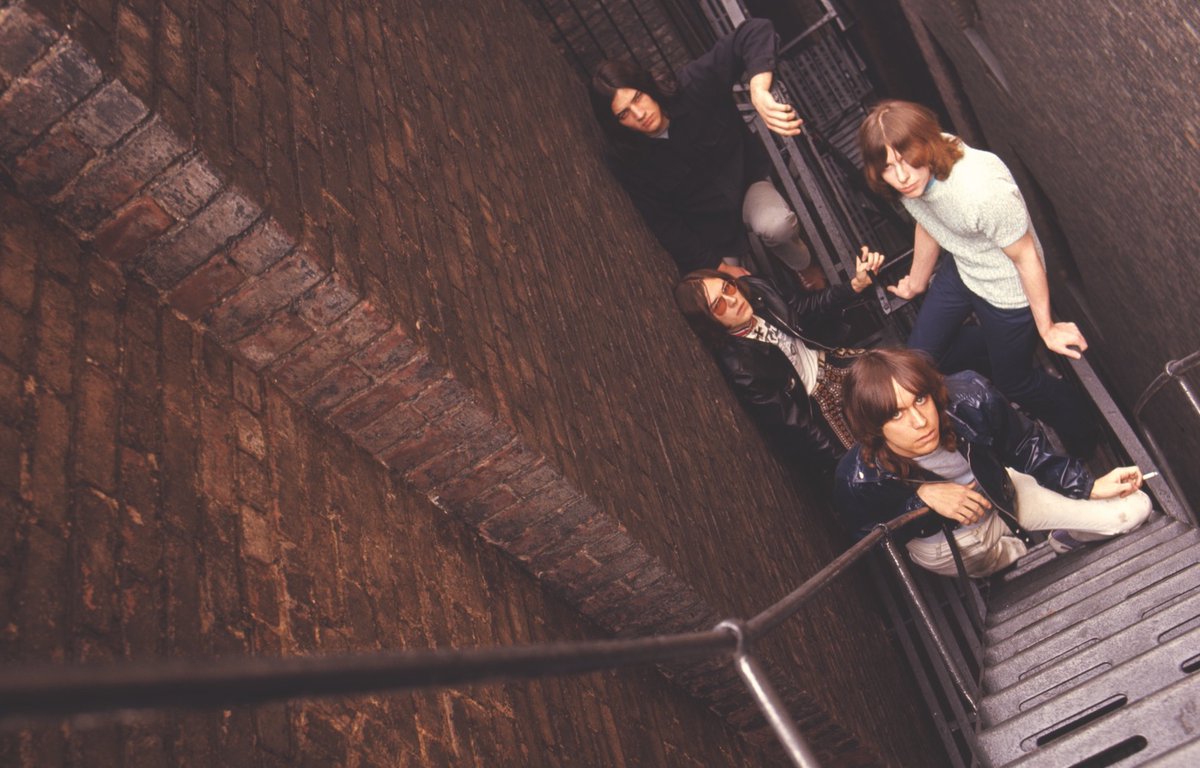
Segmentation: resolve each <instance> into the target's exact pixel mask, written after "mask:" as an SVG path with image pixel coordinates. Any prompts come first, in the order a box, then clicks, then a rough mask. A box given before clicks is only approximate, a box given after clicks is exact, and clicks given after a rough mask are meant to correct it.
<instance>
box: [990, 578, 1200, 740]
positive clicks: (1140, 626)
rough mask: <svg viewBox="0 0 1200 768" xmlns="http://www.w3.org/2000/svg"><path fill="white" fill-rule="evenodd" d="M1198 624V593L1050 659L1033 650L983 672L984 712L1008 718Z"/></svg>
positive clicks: (1199, 613)
mask: <svg viewBox="0 0 1200 768" xmlns="http://www.w3.org/2000/svg"><path fill="white" fill-rule="evenodd" d="M1195 626H1200V591H1196V592H1194V593H1192V594H1191V595H1189V596H1188V597H1186V598H1184V599H1183V600H1181V601H1179V602H1176V603H1174V604H1172V605H1170V606H1168V607H1166V608H1164V609H1162V610H1159V611H1157V612H1155V613H1152V614H1149V615H1147V616H1145V617H1144V618H1142V620H1141V621H1139V622H1137V623H1135V624H1133V625H1132V626H1130V627H1126V628H1125V629H1122V630H1121V631H1119V632H1115V633H1113V634H1111V635H1109V636H1108V637H1106V638H1103V639H1101V640H1097V641H1094V642H1085V643H1083V644H1082V645H1081V646H1080V647H1076V648H1072V649H1070V650H1068V651H1066V652H1063V653H1060V654H1057V655H1054V656H1050V657H1049V658H1047V657H1046V656H1045V655H1044V654H1043V653H1039V650H1040V648H1039V647H1037V646H1035V647H1034V648H1031V649H1030V650H1029V651H1025V652H1023V653H1018V654H1016V655H1015V656H1012V657H1011V658H1008V659H1005V660H1004V661H1002V662H1001V663H999V664H996V665H993V666H991V667H988V668H987V669H986V670H984V673H983V688H984V690H986V691H988V692H989V693H988V695H987V696H985V697H984V698H983V700H982V701H981V702H980V711H981V712H986V713H987V716H988V717H990V718H992V719H993V720H1002V719H1004V718H1006V717H1010V716H1011V714H1012V713H1014V712H1015V711H1017V709H1019V708H1020V707H1021V705H1022V704H1023V703H1024V702H1027V701H1030V700H1032V699H1033V698H1035V697H1036V696H1037V695H1038V693H1039V692H1043V691H1049V690H1051V689H1057V688H1059V687H1062V686H1066V685H1074V684H1079V683H1081V682H1083V681H1084V680H1087V679H1088V678H1089V677H1091V676H1095V675H1096V674H1100V673H1102V672H1103V671H1104V670H1107V669H1110V668H1112V667H1113V666H1114V665H1116V664H1119V663H1121V662H1123V661H1125V660H1126V659H1129V658H1132V657H1133V656H1136V655H1138V654H1139V653H1144V652H1146V651H1149V650H1152V649H1154V648H1156V647H1157V646H1158V645H1159V644H1160V643H1163V642H1166V641H1168V640H1172V639H1174V638H1175V637H1177V636H1178V635H1179V634H1181V633H1183V632H1186V631H1188V630H1190V629H1192V628H1193V627H1195Z"/></svg>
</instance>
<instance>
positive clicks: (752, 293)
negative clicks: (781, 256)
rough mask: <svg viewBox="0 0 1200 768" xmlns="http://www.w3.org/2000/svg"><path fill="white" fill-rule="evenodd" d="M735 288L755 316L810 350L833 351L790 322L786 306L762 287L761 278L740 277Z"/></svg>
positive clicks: (767, 289) (772, 293) (766, 288)
mask: <svg viewBox="0 0 1200 768" xmlns="http://www.w3.org/2000/svg"><path fill="white" fill-rule="evenodd" d="M737 286H738V289H739V290H741V291H742V292H743V293H744V294H745V296H746V300H747V301H749V302H750V306H751V307H754V314H755V315H757V316H759V317H761V318H762V319H763V320H766V321H767V322H768V323H770V324H771V325H773V326H775V327H776V328H778V329H779V330H781V331H783V332H785V333H788V334H791V335H792V336H795V337H796V338H797V339H800V341H803V342H804V343H805V345H807V346H809V347H811V348H812V349H817V350H821V351H823V352H832V351H833V347H830V346H828V345H826V344H822V343H821V342H819V341H817V340H815V339H813V338H812V337H811V336H809V335H808V334H806V333H804V331H802V330H801V329H800V328H798V327H797V326H796V325H795V324H794V323H793V322H791V312H789V311H788V307H787V304H786V303H784V301H783V298H782V297H781V296H779V295H778V294H777V293H775V291H773V290H771V289H770V288H769V287H766V286H764V285H763V281H762V279H761V278H757V277H753V276H746V277H742V278H739V279H738V281H737ZM742 338H744V337H742Z"/></svg>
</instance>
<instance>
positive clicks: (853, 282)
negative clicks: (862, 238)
mask: <svg viewBox="0 0 1200 768" xmlns="http://www.w3.org/2000/svg"><path fill="white" fill-rule="evenodd" d="M882 266H883V254H882V253H876V252H875V251H872V250H870V249H868V248H867V246H865V245H864V246H863V247H862V250H861V251H860V252H859V254H858V263H857V264H855V271H854V277H852V278H850V287H851V288H853V289H854V292H855V293H862V292H863V291H865V290H866V289H867V286H869V285H870V284H871V274H872V273H876V274H877V273H878V272H879V268H880V267H882Z"/></svg>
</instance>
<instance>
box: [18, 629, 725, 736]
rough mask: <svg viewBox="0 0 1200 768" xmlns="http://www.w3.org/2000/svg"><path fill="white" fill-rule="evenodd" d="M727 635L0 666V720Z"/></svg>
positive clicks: (359, 689) (331, 691) (350, 688)
mask: <svg viewBox="0 0 1200 768" xmlns="http://www.w3.org/2000/svg"><path fill="white" fill-rule="evenodd" d="M736 646H737V640H736V637H735V635H734V634H733V633H732V632H731V631H729V630H727V629H712V630H709V631H706V632H691V633H684V634H678V635H668V636H658V637H650V638H639V639H633V640H594V641H583V642H574V643H557V644H543V645H532V646H521V647H499V648H482V649H465V650H421V651H403V652H391V653H373V654H360V655H350V656H346V655H338V656H320V657H291V658H276V659H264V658H238V659H213V660H205V661H202V662H201V661H186V662H185V661H165V662H137V663H130V664H117V665H111V666H97V665H76V666H70V667H63V666H44V667H28V666H23V667H21V668H20V669H14V668H12V667H8V668H6V669H4V671H3V674H0V719H3V718H6V717H13V716H16V715H20V716H54V715H56V716H68V715H76V714H83V713H89V712H101V711H111V710H119V709H142V708H154V707H178V708H187V709H194V708H205V707H213V706H226V705H233V704H247V703H257V702H264V701H271V700H278V699H286V698H295V697H309V696H330V695H339V694H341V695H347V694H359V693H369V692H380V691H385V690H399V689H406V688H417V687H444V686H449V685H455V684H462V683H478V682H483V681H490V680H496V679H499V678H539V677H547V676H551V675H561V674H581V673H587V672H595V671H598V670H604V669H611V668H615V667H621V666H630V665H635V664H648V663H659V662H668V661H670V662H674V661H680V660H684V659H693V658H704V657H710V656H713V655H716V654H717V653H719V652H728V653H732V652H733V651H734V649H735V648H736Z"/></svg>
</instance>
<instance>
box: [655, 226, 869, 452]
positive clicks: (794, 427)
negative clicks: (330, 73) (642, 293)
mask: <svg viewBox="0 0 1200 768" xmlns="http://www.w3.org/2000/svg"><path fill="white" fill-rule="evenodd" d="M882 264H883V255H882V254H879V253H868V251H867V249H866V247H864V248H863V249H862V253H861V254H860V255H859V258H858V269H857V271H856V272H855V275H854V277H853V278H852V279H851V280H850V283H849V284H848V285H836V286H832V287H830V288H825V289H824V290H821V291H815V292H809V291H796V292H794V293H793V292H789V291H784V292H782V293H781V292H779V291H777V290H776V289H775V288H774V287H773V286H772V285H771V284H770V283H769V282H767V281H766V280H762V279H760V278H756V277H743V278H741V279H739V280H738V281H737V282H734V281H733V280H732V279H731V278H730V277H729V276H728V275H726V274H725V273H723V272H718V271H716V270H713V269H701V270H697V271H695V272H692V273H690V274H689V275H688V276H687V277H685V278H684V279H683V280H681V281H680V282H679V284H678V285H677V286H676V287H675V301H676V303H678V304H679V309H680V310H681V311H682V312H683V314H684V317H686V318H687V319H688V322H689V323H690V324H691V326H692V328H693V330H695V331H696V334H697V335H698V336H700V338H701V339H703V340H704V341H705V342H706V343H707V344H708V346H709V348H710V349H711V350H712V351H713V354H714V355H716V358H717V363H718V364H719V365H720V366H721V370H722V372H723V373H724V374H725V378H726V379H728V380H729V383H730V385H731V386H732V387H733V390H734V392H735V393H736V394H737V396H738V399H740V400H741V401H742V404H743V405H745V407H746V410H748V411H749V412H750V415H751V416H752V417H753V418H754V419H755V421H757V422H758V424H759V426H760V427H761V428H762V429H763V431H764V432H766V433H767V436H768V437H769V438H771V439H772V440H773V441H774V442H775V444H776V448H778V449H779V450H781V451H783V452H784V453H785V454H787V455H789V456H792V457H795V458H797V459H799V460H800V461H803V462H805V463H808V464H810V465H813V466H816V467H817V468H818V469H823V470H825V471H826V472H828V471H831V470H832V469H833V466H834V464H835V463H836V462H837V460H838V459H839V458H840V457H841V456H842V454H843V453H845V452H846V449H847V448H848V447H849V446H850V444H851V443H852V442H853V441H852V439H851V437H850V431H849V429H848V428H847V427H846V422H845V419H844V418H843V416H842V388H841V381H842V377H843V375H844V374H845V368H846V367H847V366H848V365H849V364H850V361H851V360H852V359H853V357H852V356H853V354H854V353H853V352H850V351H847V350H841V349H830V348H829V347H826V346H824V345H822V344H820V343H819V342H816V341H813V340H812V335H813V330H814V328H815V326H816V325H817V324H819V323H820V322H821V321H822V320H823V319H826V318H827V317H828V316H829V315H830V314H832V313H835V312H837V311H839V310H841V309H842V308H843V307H845V306H846V305H847V304H848V303H849V302H850V300H851V299H853V298H854V295H855V294H856V293H861V292H862V291H863V290H865V289H866V288H867V286H869V285H870V284H871V278H870V276H869V274H868V273H870V272H874V271H876V270H878V269H879V267H880V265H882Z"/></svg>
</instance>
